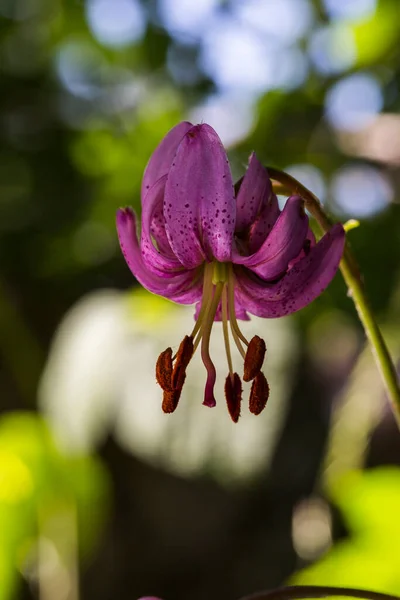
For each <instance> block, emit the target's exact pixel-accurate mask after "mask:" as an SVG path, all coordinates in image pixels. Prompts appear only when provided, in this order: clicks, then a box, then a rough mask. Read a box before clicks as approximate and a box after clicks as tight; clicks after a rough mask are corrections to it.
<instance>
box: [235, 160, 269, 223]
mask: <svg viewBox="0 0 400 600" xmlns="http://www.w3.org/2000/svg"><path fill="white" fill-rule="evenodd" d="M271 193H272V188H271V182H270V180H269V177H268V173H267V170H266V168H265V167H263V165H262V164H261V163H260V161H259V160H258V158H257V156H256V155H255V153H254V152H253V153H252V154H251V156H250V160H249V166H248V168H247V171H246V173H245V175H244V177H243V181H242V183H241V185H240V189H239V192H238V194H237V197H236V227H235V229H236V232H240V231H243V230H245V229H246V228H247V227H248V226H249V225H251V224H252V223H254V221H255V219H256V217H257V215H258V214H259V212H260V211H261V208H262V207H263V206H265V205H266V204H267V202H268V199H269V197H270V195H271Z"/></svg>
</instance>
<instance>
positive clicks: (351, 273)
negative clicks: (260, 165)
mask: <svg viewBox="0 0 400 600" xmlns="http://www.w3.org/2000/svg"><path fill="white" fill-rule="evenodd" d="M267 170H268V173H269V175H270V177H271V179H272V180H274V181H276V182H278V184H279V185H278V186H276V185H275V184H274V190H275V191H276V192H278V193H279V192H280V191H281V192H284V191H285V190H289V191H290V192H291V193H292V194H293V193H294V194H298V195H299V196H301V197H302V198H303V199H304V202H305V205H306V207H307V209H308V210H309V211H310V213H311V214H312V215H313V217H314V218H315V220H316V221H317V223H318V224H319V226H320V228H321V229H322V231H323V232H324V233H326V232H327V231H329V229H330V228H331V226H332V223H331V221H330V219H329V217H328V216H327V215H326V214H325V212H324V210H323V208H322V206H321V203H320V202H319V200H318V198H317V197H316V196H314V194H313V193H312V192H310V190H308V189H307V188H306V187H304V186H303V185H302V184H301V183H299V182H298V181H297V180H296V179H295V178H294V177H292V176H291V175H288V174H287V173H284V172H283V171H279V170H278V169H274V168H271V167H267ZM340 270H341V272H342V275H343V278H344V280H345V282H346V285H347V287H348V289H349V292H350V295H351V297H352V299H353V302H354V304H355V307H356V310H357V313H358V316H359V318H360V321H361V323H362V325H363V327H364V330H365V333H366V335H367V338H368V340H369V342H370V344H371V346H372V352H373V355H374V359H375V362H376V365H377V367H378V370H379V372H380V374H381V377H382V379H383V382H384V384H385V387H386V391H387V394H388V397H389V400H390V402H391V406H392V409H393V414H394V417H395V419H396V421H397V424H398V426H399V428H400V387H399V381H398V377H397V373H396V369H395V366H394V364H393V361H392V359H391V356H390V354H389V350H388V348H387V346H386V343H385V340H384V339H383V337H382V333H381V331H380V329H379V327H378V324H377V322H376V321H375V318H374V315H373V313H372V311H371V308H370V306H369V304H368V300H367V297H366V294H365V290H364V286H363V283H362V280H361V276H360V271H359V268H358V265H357V263H356V260H355V258H354V257H353V255H352V253H351V251H350V248H349V245H348V244H347V242H346V246H345V250H344V253H343V257H342V260H341V262H340Z"/></svg>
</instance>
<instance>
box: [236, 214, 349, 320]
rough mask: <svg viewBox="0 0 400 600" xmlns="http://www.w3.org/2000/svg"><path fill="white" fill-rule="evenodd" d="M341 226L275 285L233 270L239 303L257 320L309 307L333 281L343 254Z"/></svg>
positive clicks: (332, 230) (242, 269)
mask: <svg viewBox="0 0 400 600" xmlns="http://www.w3.org/2000/svg"><path fill="white" fill-rule="evenodd" d="M344 243H345V233H344V229H343V227H342V225H340V224H339V223H338V224H336V225H334V226H333V227H332V229H331V230H330V231H329V232H328V233H327V234H325V235H324V237H323V238H322V239H321V240H320V241H319V242H318V244H316V246H314V247H313V248H312V249H311V250H310V252H309V254H308V256H306V257H304V258H302V259H301V260H300V261H299V262H297V263H296V264H295V265H294V267H293V268H292V269H291V270H290V271H289V272H288V273H287V274H286V275H285V276H284V277H282V279H281V280H280V281H279V282H278V283H275V284H271V283H267V282H265V281H263V280H262V279H260V278H259V277H257V276H254V275H253V274H252V273H251V271H248V270H247V269H245V268H243V267H237V268H236V282H237V288H236V292H237V295H238V298H239V299H240V303H241V304H242V306H245V307H246V309H247V310H248V311H249V312H250V313H252V314H253V315H257V316H259V317H267V318H274V317H283V316H284V315H288V314H290V313H293V312H296V311H297V310H300V309H301V308H304V306H307V304H310V302H312V301H313V300H315V298H316V297H317V296H319V295H320V294H321V293H322V292H323V291H324V290H325V288H326V287H327V286H328V284H329V283H330V282H331V280H332V279H333V277H334V275H335V273H336V271H337V269H338V266H339V262H340V259H341V257H342V254H343V248H344Z"/></svg>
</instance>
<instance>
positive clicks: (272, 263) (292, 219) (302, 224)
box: [232, 196, 308, 281]
mask: <svg viewBox="0 0 400 600" xmlns="http://www.w3.org/2000/svg"><path fill="white" fill-rule="evenodd" d="M307 232H308V217H307V215H306V214H305V211H304V206H303V201H302V199H301V198H300V196H291V197H290V198H289V199H288V200H287V202H286V205H285V208H284V209H283V211H282V212H281V214H280V215H279V217H278V219H277V221H276V223H275V225H274V227H273V229H272V231H271V233H270V234H269V235H268V236H267V238H266V240H265V241H264V243H263V245H262V246H261V248H260V249H259V250H258V251H257V252H256V253H255V254H252V255H250V256H240V255H238V254H234V255H233V258H232V260H233V262H234V263H236V264H239V265H244V266H245V267H247V268H249V269H251V270H252V271H253V272H254V273H256V274H257V275H258V276H259V277H262V279H265V280H267V281H268V280H270V281H271V280H274V279H276V278H277V277H279V276H280V275H282V274H283V273H285V271H286V270H287V267H288V263H289V262H290V261H291V260H293V259H294V258H295V257H296V256H298V254H299V253H300V251H301V249H302V248H303V244H304V240H305V239H306V236H307Z"/></svg>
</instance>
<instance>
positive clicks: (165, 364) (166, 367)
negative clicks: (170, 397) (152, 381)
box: [156, 348, 172, 391]
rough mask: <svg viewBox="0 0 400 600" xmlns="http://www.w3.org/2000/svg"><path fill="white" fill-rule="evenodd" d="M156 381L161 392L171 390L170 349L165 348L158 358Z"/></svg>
mask: <svg viewBox="0 0 400 600" xmlns="http://www.w3.org/2000/svg"><path fill="white" fill-rule="evenodd" d="M156 379H157V383H158V384H159V385H160V386H161V388H162V389H163V390H166V391H170V390H172V348H167V349H166V350H164V352H161V354H160V356H159V357H158V359H157V363H156Z"/></svg>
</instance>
